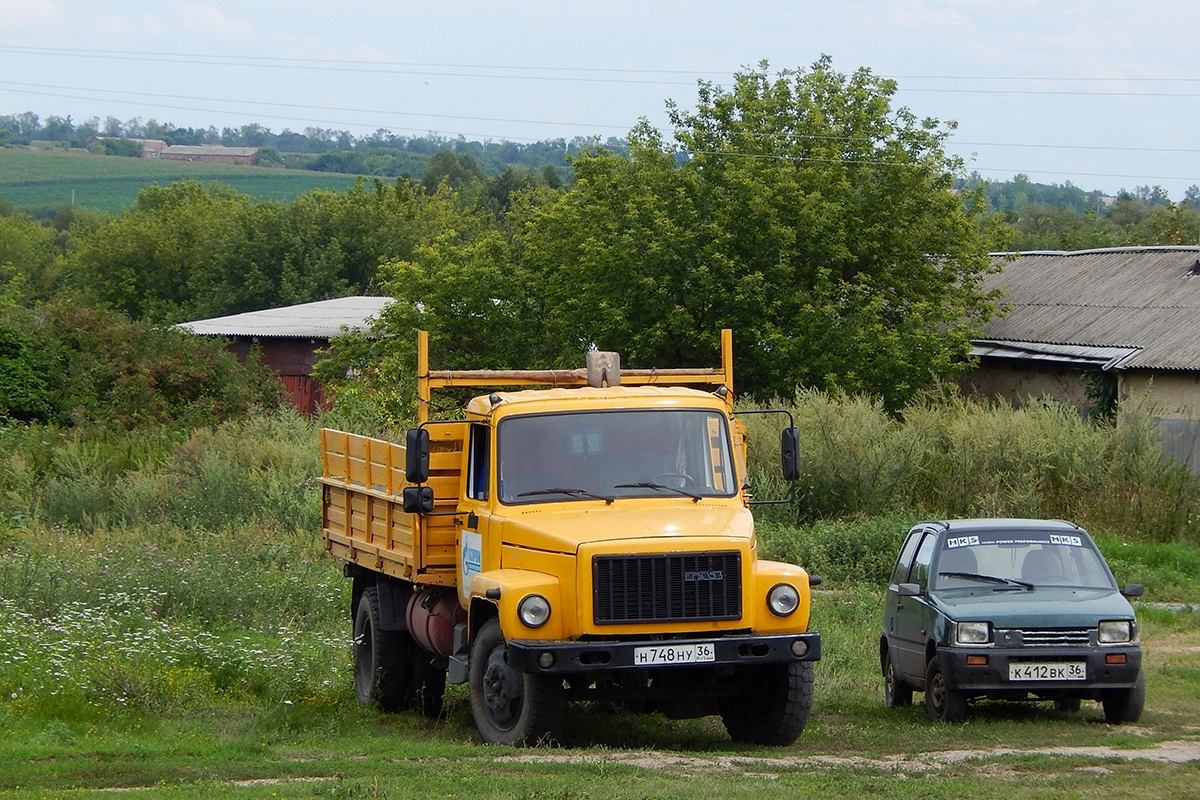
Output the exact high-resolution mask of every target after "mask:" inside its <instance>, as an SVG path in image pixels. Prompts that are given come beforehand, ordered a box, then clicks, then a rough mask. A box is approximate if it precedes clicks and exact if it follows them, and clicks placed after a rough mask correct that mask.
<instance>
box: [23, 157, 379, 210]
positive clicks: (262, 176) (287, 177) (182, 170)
mask: <svg viewBox="0 0 1200 800" xmlns="http://www.w3.org/2000/svg"><path fill="white" fill-rule="evenodd" d="M356 178H357V176H354V175H340V174H334V173H327V172H305V171H301V170H284V169H281V168H270V167H249V166H240V165H235V164H198V163H195V162H189V161H158V160H153V159H148V158H125V157H121V156H100V155H94V154H92V153H87V152H81V151H66V150H43V151H36V150H25V149H15V148H6V149H0V200H7V201H8V202H10V203H12V204H13V205H14V206H16V207H17V208H19V209H22V210H25V211H37V210H40V209H46V208H58V207H59V206H61V205H64V204H69V203H73V204H74V205H77V206H82V207H84V208H91V209H96V210H98V211H106V212H109V213H117V212H119V211H121V210H122V209H124V208H127V207H128V206H129V205H130V204H131V203H132V202H133V201H134V198H136V197H137V194H138V192H139V191H141V189H142V188H143V187H145V186H149V185H151V184H154V183H157V184H160V185H166V184H170V183H174V182H175V181H180V180H185V179H192V180H197V181H200V182H202V183H213V182H216V183H222V184H226V185H228V186H230V187H232V188H233V189H234V190H235V191H238V192H241V193H242V194H246V195H249V196H250V197H252V198H254V199H255V200H275V201H279V202H287V201H290V200H292V199H294V198H296V197H298V196H299V195H302V194H306V193H308V192H311V191H312V190H314V189H332V190H334V191H341V190H343V189H347V188H349V187H351V186H353V185H354V181H355V180H356Z"/></svg>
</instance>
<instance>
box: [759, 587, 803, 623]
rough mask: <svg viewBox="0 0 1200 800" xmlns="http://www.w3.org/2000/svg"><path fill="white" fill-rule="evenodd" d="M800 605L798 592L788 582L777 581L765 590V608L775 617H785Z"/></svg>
mask: <svg viewBox="0 0 1200 800" xmlns="http://www.w3.org/2000/svg"><path fill="white" fill-rule="evenodd" d="M799 607H800V592H798V591H796V587H795V586H792V585H791V584H790V583H777V584H775V585H774V586H772V587H771V591H769V592H767V608H769V609H771V613H772V614H774V615H775V616H777V617H786V616H787V615H788V614H791V613H792V612H794V611H795V610H796V609H797V608H799Z"/></svg>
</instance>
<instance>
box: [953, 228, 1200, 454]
mask: <svg viewBox="0 0 1200 800" xmlns="http://www.w3.org/2000/svg"><path fill="white" fill-rule="evenodd" d="M992 259H993V263H994V265H995V266H996V267H997V268H998V271H997V272H996V273H994V274H992V275H989V276H988V277H987V278H986V279H985V281H984V286H985V288H987V289H993V288H999V289H1001V290H1002V291H1003V292H1004V295H1005V297H1004V300H1003V304H1004V308H1005V310H1006V314H1005V316H1003V317H1002V318H999V319H995V320H992V321H991V322H989V323H987V324H986V325H985V326H984V338H981V339H978V340H976V341H975V342H973V347H972V354H973V355H974V356H976V357H978V359H979V368H978V369H977V370H975V371H973V372H971V373H969V374H968V375H966V376H965V378H964V384H965V385H966V386H967V388H968V389H970V390H973V391H976V392H979V393H981V394H984V395H986V396H991V397H1003V398H1007V399H1010V400H1013V401H1020V400H1024V399H1027V398H1029V397H1043V396H1050V397H1053V398H1056V399H1058V400H1060V401H1063V402H1066V403H1069V404H1071V405H1073V406H1075V407H1076V408H1079V409H1080V411H1081V412H1086V411H1088V410H1090V409H1091V408H1092V407H1094V406H1095V405H1096V403H1097V401H1098V400H1102V399H1103V398H1104V395H1105V392H1110V393H1112V398H1113V399H1114V400H1115V402H1116V403H1117V404H1118V406H1119V405H1123V404H1127V403H1130V402H1132V401H1134V400H1135V399H1136V400H1138V401H1140V402H1143V403H1144V404H1145V406H1144V407H1145V408H1147V409H1148V410H1149V411H1150V413H1151V414H1152V415H1153V416H1154V417H1155V418H1156V419H1157V420H1158V421H1159V424H1160V426H1161V427H1162V429H1163V431H1164V433H1165V434H1166V439H1167V442H1168V447H1169V448H1170V450H1171V452H1172V455H1174V456H1175V457H1176V458H1178V459H1179V460H1181V461H1186V462H1188V463H1191V464H1194V465H1198V466H1200V446H1198V445H1200V247H1183V246H1170V247H1119V248H1106V249H1099V250H1079V251H1073V252H1023V253H994V254H992Z"/></svg>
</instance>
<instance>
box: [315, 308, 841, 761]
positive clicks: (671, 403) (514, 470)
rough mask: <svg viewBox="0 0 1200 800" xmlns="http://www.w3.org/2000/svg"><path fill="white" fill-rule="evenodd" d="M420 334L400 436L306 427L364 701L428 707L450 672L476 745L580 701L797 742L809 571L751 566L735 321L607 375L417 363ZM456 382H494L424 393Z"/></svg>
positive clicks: (604, 364)
mask: <svg viewBox="0 0 1200 800" xmlns="http://www.w3.org/2000/svg"><path fill="white" fill-rule="evenodd" d="M417 340H418V348H417V349H418V364H417V380H418V388H417V395H418V409H419V410H418V423H419V424H418V425H417V427H415V428H412V429H409V430H408V431H406V432H405V442H404V444H399V443H394V442H388V441H383V440H380V439H373V438H368V437H365V436H360V435H356V434H353V433H347V432H342V431H334V430H328V429H326V430H322V431H321V450H322V454H323V463H324V474H323V477H322V479H321V482H322V484H323V486H322V490H323V503H322V507H323V514H322V516H323V528H324V542H325V548H326V550H327V551H328V552H329V553H330V554H331V555H333V556H334V557H336V558H338V559H341V560H343V561H344V562H345V563H344V565H343V572H344V574H345V575H346V577H348V578H351V579H352V581H353V586H352V592H351V595H352V601H351V602H352V607H351V611H352V617H353V631H354V640H353V641H354V645H353V647H354V659H355V686H356V691H357V695H358V699H359V701H360V702H363V703H374V704H377V705H378V706H380V707H381V708H383V709H385V710H401V709H408V708H415V709H418V710H420V711H421V712H423V713H425V714H426V715H429V716H436V715H438V714H440V712H441V708H442V699H443V693H444V691H445V685H446V681H447V679H448V680H449V681H450V682H451V683H454V684H462V683H466V684H467V688H468V698H469V703H470V709H471V714H472V717H473V719H474V721H475V724H476V726H477V728H478V730H479V733H480V736H481V737H482V738H483V740H484V741H486V742H490V743H500V744H514V745H529V744H537V743H539V742H544V741H550V740H553V738H554V737H555V736H556V735H557V732H558V729H559V726H560V724H561V720H562V717H563V710H564V706H565V704H566V703H567V702H570V701H582V700H594V701H604V702H609V703H617V704H621V705H624V706H626V707H629V708H634V709H641V710H646V711H658V712H661V713H663V714H665V715H667V716H668V717H670V718H675V719H686V718H693V717H701V716H708V715H714V714H719V715H720V716H721V718H722V720H723V722H724V725H725V728H726V730H727V731H728V732H729V734H730V736H731V737H732V738H733V739H734V740H735V741H740V742H749V743H755V744H769V745H787V744H791V743H792V742H794V741H795V739H796V737H797V736H799V734H800V732H801V731H802V730H803V728H804V725H805V723H806V721H807V719H808V715H809V710H810V708H811V706H812V697H813V675H812V664H813V662H814V661H816V660H817V659H819V658H820V656H821V640H820V635H819V634H818V633H815V632H811V631H809V630H808V625H809V612H810V598H811V595H810V590H809V587H810V586H811V585H815V584H817V583H819V581H820V579H819V578H817V577H816V576H811V577H810V576H809V574H808V573H807V572H806V571H805V570H803V569H801V568H800V567H798V566H793V565H791V564H785V563H780V562H776V561H767V560H765V559H761V558H759V557H758V550H757V545H756V540H755V535H754V521H753V518H752V516H751V513H750V508H749V506H750V505H751V503H752V502H757V501H755V500H752V498H751V496H750V492H749V486H748V481H747V469H746V464H747V444H746V436H745V427H744V425H743V422H742V420H741V419H740V418H739V417H735V415H734V410H733V404H734V395H733V355H732V353H733V339H732V334H731V332H730V331H728V330H726V331H722V334H721V361H722V364H721V367H720V368H716V369H695V370H688V369H674V370H653V369H651V370H626V371H623V372H622V371H621V369H620V357H619V355H618V354H616V353H601V352H596V351H593V352H590V353H588V354H587V355H588V359H587V366H586V368H584V369H579V370H566V371H564V370H513V371H494V370H463V371H435V370H431V369H430V368H429V358H428V334H426V333H425V332H423V331H422V332H418V337H417ZM697 384H701V385H705V384H706V385H707V387H708V388H695V385H697ZM460 387H485V388H487V389H490V390H491V391H490V392H488V393H482V394H479V395H478V396H476V397H474V398H473V399H471V400H469V401H468V402H467V403H466V406H465V408H464V409H463V413H462V414H461V416H462V418H461V419H454V420H430V419H429V416H430V414H429V408H430V401H431V398H432V396H433V392H434V391H435V390H444V389H452V388H460ZM531 387H534V388H531ZM757 413H784V414H786V412H757ZM787 421H788V424H787V425H785V426H783V427H782V432H781V435H780V451H781V452H780V461H781V465H782V467H781V468H782V472H783V477H785V478H786V479H788V480H795V479H796V478H797V477H798V475H799V456H798V447H797V443H798V441H797V434H796V429H795V427H793V426H791V424H790V417H789V418H788V420H787Z"/></svg>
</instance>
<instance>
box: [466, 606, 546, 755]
mask: <svg viewBox="0 0 1200 800" xmlns="http://www.w3.org/2000/svg"><path fill="white" fill-rule="evenodd" d="M507 650H508V646H507V644H506V643H505V641H504V634H503V633H502V632H501V630H500V623H499V622H497V621H496V620H494V619H493V620H490V621H489V622H487V623H485V624H484V626H483V628H482V629H480V631H479V634H478V635H477V636H476V637H475V642H474V643H473V644H472V645H471V663H470V668H469V673H468V678H469V680H468V683H469V686H468V696H469V698H470V703H471V716H472V717H473V718H474V719H475V727H476V728H478V729H479V735H480V736H481V737H482V738H483V740H484V741H485V742H487V743H489V744H506V745H518V746H524V745H534V744H540V743H543V742H547V741H549V740H551V739H553V738H554V737H555V735H556V734H557V732H558V727H559V725H560V724H561V722H562V716H563V707H564V704H565V702H566V700H565V698H564V696H563V686H562V681H561V680H558V679H554V678H550V677H548V676H545V675H531V674H527V673H523V672H518V671H516V670H515V669H513V668H512V667H510V666H508V664H507V663H505V660H504V656H505V653H506V652H507Z"/></svg>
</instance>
